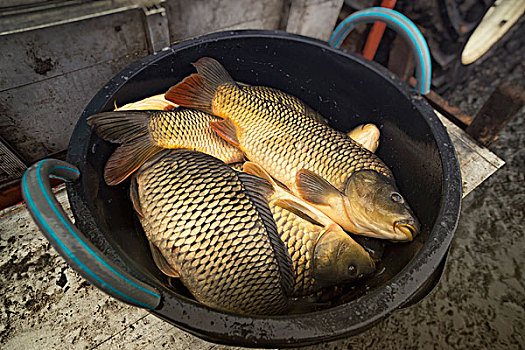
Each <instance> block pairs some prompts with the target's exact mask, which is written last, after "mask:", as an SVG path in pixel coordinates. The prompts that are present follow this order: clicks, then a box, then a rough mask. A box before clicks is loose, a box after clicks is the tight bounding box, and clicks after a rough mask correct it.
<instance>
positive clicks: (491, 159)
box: [434, 110, 505, 197]
mask: <svg viewBox="0 0 525 350" xmlns="http://www.w3.org/2000/svg"><path fill="white" fill-rule="evenodd" d="M434 112H435V113H436V114H437V116H438V117H439V119H440V120H441V122H442V123H443V125H444V126H445V128H446V129H447V131H448V133H449V135H450V139H451V140H452V143H453V144H454V148H455V149H456V154H457V156H458V161H459V166H460V169H461V178H462V180H463V197H465V196H466V195H468V194H469V193H470V192H472V190H474V189H475V188H476V187H478V186H479V185H480V184H481V183H482V182H483V181H485V180H486V179H487V178H488V177H489V176H490V175H492V174H494V173H495V172H496V171H497V170H498V169H499V168H501V167H502V166H503V165H504V164H505V162H504V161H503V160H502V159H501V158H499V157H498V156H496V155H495V154H494V153H492V152H491V151H490V150H489V149H488V148H486V147H483V146H480V145H479V144H478V143H477V142H476V141H475V140H473V139H472V138H471V137H470V136H469V135H467V134H466V133H465V132H464V131H463V130H462V129H461V128H459V127H458V126H457V125H455V124H454V123H452V122H451V121H450V120H448V119H447V118H446V117H445V116H443V115H442V114H441V113H439V112H438V111H436V110H435V111H434Z"/></svg>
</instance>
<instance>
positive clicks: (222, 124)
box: [210, 119, 240, 147]
mask: <svg viewBox="0 0 525 350" xmlns="http://www.w3.org/2000/svg"><path fill="white" fill-rule="evenodd" d="M210 126H211V128H212V129H213V130H214V131H215V132H216V133H217V134H219V136H220V137H222V138H223V139H224V140H226V141H228V142H229V143H231V144H232V145H234V146H235V147H239V146H240V145H239V139H238V138H237V130H236V128H235V124H233V122H232V121H231V120H230V119H224V120H217V121H211V122H210Z"/></svg>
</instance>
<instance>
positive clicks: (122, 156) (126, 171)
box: [104, 135, 163, 185]
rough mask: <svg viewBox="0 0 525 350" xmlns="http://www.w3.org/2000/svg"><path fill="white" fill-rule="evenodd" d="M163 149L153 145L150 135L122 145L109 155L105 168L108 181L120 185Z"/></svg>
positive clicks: (105, 176)
mask: <svg viewBox="0 0 525 350" xmlns="http://www.w3.org/2000/svg"><path fill="white" fill-rule="evenodd" d="M162 150H163V148H160V147H157V146H155V145H153V143H152V142H151V140H150V139H149V136H148V135H145V136H142V137H138V138H135V139H133V140H131V141H130V142H127V143H125V144H123V145H120V146H119V147H118V148H117V149H116V150H115V152H113V154H112V155H111V157H109V159H108V161H107V163H106V167H105V168H104V179H105V180H106V183H107V184H108V185H118V184H119V183H121V182H122V181H124V180H126V179H127V178H128V176H130V175H131V174H133V173H134V172H135V171H136V170H137V169H138V168H140V167H141V166H142V164H144V163H145V162H146V161H148V160H149V159H151V157H153V156H154V155H156V154H157V153H159V152H160V151H162Z"/></svg>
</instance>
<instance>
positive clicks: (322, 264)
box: [313, 224, 375, 288]
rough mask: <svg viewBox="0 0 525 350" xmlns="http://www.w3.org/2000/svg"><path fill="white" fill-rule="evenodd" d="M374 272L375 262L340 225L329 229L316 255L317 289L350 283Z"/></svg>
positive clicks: (315, 277) (317, 246)
mask: <svg viewBox="0 0 525 350" xmlns="http://www.w3.org/2000/svg"><path fill="white" fill-rule="evenodd" d="M374 271H375V263H374V260H373V259H372V258H371V257H370V254H368V253H367V252H366V251H365V250H364V248H363V247H361V246H360V245H359V244H358V243H357V242H355V241H354V240H353V239H352V238H351V237H350V236H349V235H348V234H347V233H346V232H345V231H343V229H342V228H341V226H339V225H337V224H332V225H330V226H329V227H328V228H326V229H325V230H324V231H323V232H322V233H321V234H320V237H319V238H318V240H317V242H316V244H315V248H314V253H313V277H314V279H315V281H316V284H317V287H319V288H323V287H327V286H330V285H334V284H338V283H342V282H351V281H355V280H357V279H360V278H362V277H363V276H367V275H369V274H371V273H372V272H374Z"/></svg>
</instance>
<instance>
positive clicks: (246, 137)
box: [212, 84, 392, 191]
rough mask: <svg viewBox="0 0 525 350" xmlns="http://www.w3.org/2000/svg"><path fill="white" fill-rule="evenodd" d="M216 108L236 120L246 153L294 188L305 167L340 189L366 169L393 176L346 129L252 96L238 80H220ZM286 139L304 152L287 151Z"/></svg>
mask: <svg viewBox="0 0 525 350" xmlns="http://www.w3.org/2000/svg"><path fill="white" fill-rule="evenodd" d="M212 108H213V112H214V113H215V114H216V115H219V116H221V117H224V118H230V119H231V120H233V122H234V123H235V125H236V130H237V138H238V140H239V144H240V145H241V149H242V150H243V151H244V152H245V154H246V156H247V157H248V159H250V160H251V161H252V162H254V163H257V164H260V165H261V166H262V167H263V168H265V169H266V170H268V171H269V172H270V173H271V174H272V176H273V177H275V178H276V179H277V180H279V181H281V182H282V183H284V184H285V185H287V186H288V187H290V188H295V174H296V173H297V172H298V171H299V170H301V169H307V170H311V171H313V172H315V173H316V174H318V175H320V176H322V177H323V178H324V179H326V180H327V181H328V182H330V183H331V184H332V185H333V186H334V187H335V188H337V189H339V190H340V191H342V190H343V189H344V186H345V184H346V181H347V180H348V178H349V177H350V176H351V175H352V174H353V173H354V172H355V171H359V170H362V169H369V170H375V171H377V172H379V173H381V174H383V175H385V176H387V177H392V174H391V171H390V169H388V167H387V166H386V165H384V163H383V162H382V161H381V160H380V159H379V158H378V157H377V156H376V155H375V154H373V153H372V152H370V151H368V150H366V149H364V148H362V147H361V146H359V145H358V144H357V143H356V142H355V141H353V140H352V139H351V138H350V137H348V136H347V135H345V134H344V133H341V132H339V131H336V130H333V129H331V128H329V127H327V126H326V125H324V124H322V123H320V122H318V121H316V120H314V119H313V118H310V117H308V116H306V115H304V114H301V113H299V112H297V111H296V110H294V109H292V108H289V107H287V106H285V105H276V103H272V102H269V101H266V100H263V99H260V98H257V97H255V96H251V95H249V94H247V93H245V92H243V91H242V90H241V89H239V88H238V87H237V86H235V85H234V84H224V85H221V86H219V88H218V89H217V92H216V93H215V97H214V99H213V101H212ZM287 144H293V145H295V146H296V147H295V149H297V148H298V149H299V150H300V152H286V150H287V149H288V148H287V147H285V145H287ZM283 146H284V147H283ZM297 146H300V147H297ZM283 149H284V150H285V151H283Z"/></svg>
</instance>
